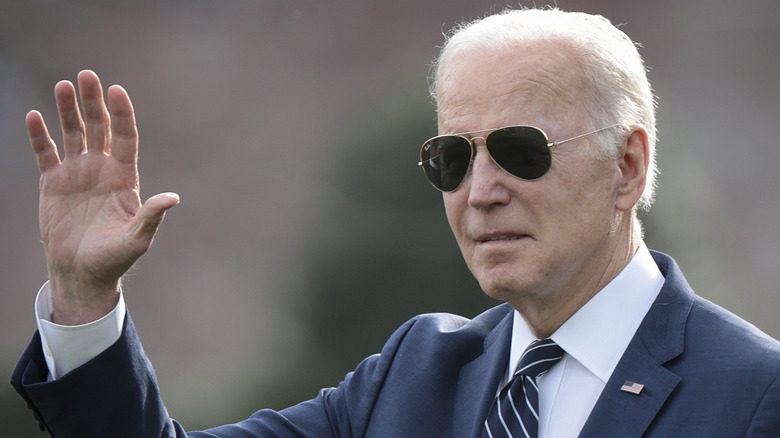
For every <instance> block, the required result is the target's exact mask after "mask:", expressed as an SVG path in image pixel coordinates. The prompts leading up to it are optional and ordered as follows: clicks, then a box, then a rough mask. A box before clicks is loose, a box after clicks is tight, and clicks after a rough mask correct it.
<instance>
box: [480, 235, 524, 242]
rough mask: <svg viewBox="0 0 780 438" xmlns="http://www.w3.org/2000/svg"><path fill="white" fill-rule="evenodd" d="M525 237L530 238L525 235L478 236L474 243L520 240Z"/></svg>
mask: <svg viewBox="0 0 780 438" xmlns="http://www.w3.org/2000/svg"><path fill="white" fill-rule="evenodd" d="M526 237H530V236H528V235H527V234H492V235H485V236H479V237H478V238H477V239H476V241H477V243H488V242H501V241H512V240H520V239H523V238H526Z"/></svg>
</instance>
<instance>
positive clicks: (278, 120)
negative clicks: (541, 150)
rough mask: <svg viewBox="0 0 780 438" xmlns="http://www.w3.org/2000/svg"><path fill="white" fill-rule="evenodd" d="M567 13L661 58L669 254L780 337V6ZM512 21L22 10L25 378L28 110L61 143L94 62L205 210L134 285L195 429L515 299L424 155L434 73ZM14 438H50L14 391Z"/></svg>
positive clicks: (2, 46)
mask: <svg viewBox="0 0 780 438" xmlns="http://www.w3.org/2000/svg"><path fill="white" fill-rule="evenodd" d="M557 4H558V6H559V7H560V8H562V9H571V10H583V11H586V12H591V13H599V14H603V15H605V16H606V17H607V18H609V19H611V20H612V21H613V23H620V24H621V25H622V29H623V30H624V31H625V32H626V33H627V34H628V35H629V36H630V37H632V38H633V39H634V40H635V41H637V42H639V43H641V44H643V46H644V47H643V49H642V54H643V56H644V57H645V60H646V61H647V64H648V65H649V67H650V68H651V70H650V78H651V81H652V82H653V85H654V88H655V90H656V92H657V94H658V96H659V131H660V132H659V146H658V149H659V153H660V167H661V172H662V174H661V179H660V187H659V190H658V197H657V198H658V200H657V203H656V205H655V206H654V208H653V210H652V211H651V212H650V213H649V214H644V215H643V220H644V222H645V226H646V228H647V241H648V244H649V246H650V247H651V248H655V249H659V250H662V251H664V252H667V253H670V254H672V255H673V256H674V257H676V258H677V260H678V262H679V263H680V264H681V266H682V268H683V271H684V272H685V273H686V275H687V277H688V279H689V281H690V282H691V283H692V285H693V286H694V288H695V289H696V290H697V291H698V292H699V294H701V295H703V296H705V297H707V298H709V299H711V300H713V301H715V302H717V303H719V304H721V305H723V306H725V307H727V308H729V309H731V310H732V311H734V312H735V313H737V314H739V315H740V316H743V317H744V318H746V319H748V320H750V321H752V322H753V323H755V324H756V325H757V326H759V328H761V329H763V330H764V331H766V332H768V333H769V334H771V335H773V336H775V337H780V318H777V316H776V315H777V312H778V309H780V294H778V292H777V284H778V279H779V278H780V270H778V269H777V259H778V254H780V240H779V239H778V219H777V218H778V214H780V203H778V194H777V191H778V189H779V188H780V173H778V172H777V170H776V168H777V165H778V163H780V147H778V146H780V145H778V140H777V138H778V136H777V123H778V121H780V86H778V78H780V56H778V55H780V49H779V47H780V44H778V43H779V42H780V24H778V21H777V19H776V17H778V16H779V15H780V3H777V2H775V1H773V0H763V1H739V2H737V1H726V0H708V1H706V2H705V1H703V0H699V1H689V0H688V1H686V0H683V1H671V0H660V1H653V2H626V1H623V0H558V1H557ZM503 6H504V4H501V3H499V4H497V3H494V2H482V1H474V0H469V1H467V0H460V1H455V0H430V1H425V2H419V1H412V0H399V1H395V2H379V1H373V0H369V1H332V2H322V1H311V0H306V1H304V0H301V1H294V0H293V1H282V0H277V1H271V0H268V1H262V0H258V1H248V0H245V1H206V0H192V1H185V0H168V1H150V0H143V1H134V2H120V1H109V0H100V1H98V0H93V1H71V2H67V1H54V0H51V1H37V0H32V1H26V2H11V1H5V2H2V4H0V147H2V153H3V154H2V157H3V158H2V160H0V206H2V216H1V217H2V225H3V227H2V231H1V232H0V239H1V240H0V248H2V249H0V262H1V263H0V291H2V296H1V297H0V300H1V301H0V302H1V303H2V305H0V322H1V323H2V331H0V351H2V356H1V357H0V374H3V375H6V376H8V375H10V373H11V370H12V368H13V366H14V364H15V362H16V360H17V358H18V356H19V354H20V353H21V352H22V350H23V349H24V347H25V345H26V344H27V342H28V341H29V339H30V337H31V336H32V334H33V332H34V330H35V321H34V318H33V297H34V295H35V292H36V290H37V289H38V287H39V286H40V285H41V284H42V283H43V282H44V281H45V279H46V271H45V262H44V259H43V251H42V249H41V247H40V244H39V238H38V230H37V170H36V167H35V162H34V159H33V156H32V153H31V152H30V150H29V146H28V143H27V140H26V137H25V130H24V122H23V121H24V115H25V114H26V112H27V111H28V110H30V109H33V108H36V109H39V110H41V112H42V113H43V114H44V116H45V117H46V118H47V120H49V122H50V125H54V124H55V123H54V121H55V120H56V112H55V109H54V103H53V96H52V89H53V86H54V84H55V83H56V82H57V81H58V80H60V79H70V80H75V77H76V74H77V72H78V71H79V70H81V69H83V68H91V69H94V70H95V71H97V72H98V74H100V75H101V78H102V79H103V82H104V85H106V86H107V85H110V84H113V83H120V84H122V85H123V86H124V87H125V88H126V89H127V90H128V91H129V93H130V95H131V97H132V98H133V101H134V104H135V107H136V111H137V113H138V114H137V115H138V123H139V130H140V133H141V148H142V149H141V181H142V189H143V193H142V196H143V197H144V198H146V197H149V196H151V195H153V194H155V193H158V192H161V191H167V190H172V191H176V192H178V193H179V194H180V195H181V196H182V204H181V205H180V206H178V207H176V208H175V209H174V210H172V211H171V212H170V213H169V214H168V217H167V218H166V220H165V222H164V224H163V226H162V229H161V232H160V234H159V236H158V238H157V240H156V241H155V244H154V247H153V248H152V250H151V251H150V252H149V253H148V254H147V255H145V256H144V257H143V258H142V259H141V261H140V262H139V263H138V265H137V268H136V269H135V270H134V271H133V272H132V273H131V274H130V276H129V278H128V279H127V281H126V282H125V288H126V300H127V302H128V305H129V307H130V311H131V312H132V315H133V318H134V320H135V322H136V325H137V326H138V329H139V332H140V334H141V337H142V339H143V340H144V345H145V347H146V350H147V353H148V354H149V356H150V358H151V359H152V361H153V363H154V364H155V367H156V370H157V373H158V377H159V380H160V386H161V388H162V391H163V395H164V397H165V399H166V402H167V405H168V408H169V411H170V413H171V415H172V416H174V417H175V418H177V419H179V420H180V421H182V422H183V423H184V424H185V426H186V427H187V428H189V429H197V428H204V427H208V426H213V425H217V424H222V423H227V422H234V421H238V420H241V419H243V418H245V417H247V416H248V415H250V414H251V413H252V412H253V411H255V410H256V409H259V408H263V407H272V408H282V407H284V406H288V405H289V404H292V403H295V402H297V401H300V400H303V399H306V398H310V397H312V396H314V395H315V394H316V393H317V390H318V389H319V388H320V387H323V386H332V385H336V384H338V382H339V381H340V380H341V378H342V377H343V375H344V374H345V373H346V372H348V371H350V370H351V369H352V368H354V366H355V365H356V364H357V363H358V362H359V361H360V360H361V359H362V358H363V357H365V356H367V355H369V354H372V353H374V352H377V351H378V350H379V349H380V348H381V346H382V344H383V342H384V340H385V339H386V338H387V337H388V336H389V335H390V334H391V333H392V331H393V330H394V329H395V328H396V327H398V326H399V325H400V324H401V323H403V322H404V321H405V320H406V319H408V318H410V317H412V316H413V315H415V314H418V313H422V312H438V311H448V312H457V313H460V314H463V315H466V316H474V315H476V314H477V313H479V312H480V311H482V310H483V309H485V308H487V307H490V306H492V305H494V304H495V303H494V302H492V301H491V300H489V299H487V298H486V297H484V296H483V294H482V293H481V291H480V290H479V288H478V286H477V284H476V282H475V281H474V280H473V279H472V277H471V276H470V274H469V273H468V271H467V270H466V267H465V264H464V263H463V261H462V259H461V257H460V253H459V251H458V249H457V246H456V245H455V242H454V239H453V238H452V237H451V235H450V232H449V229H448V227H447V223H446V219H445V217H444V213H443V208H442V206H441V197H440V195H439V194H438V193H437V192H436V191H435V190H434V189H432V188H431V187H429V185H428V183H427V182H426V181H425V179H424V177H423V175H422V172H420V170H419V169H418V168H417V166H416V162H417V151H418V148H419V145H420V144H421V142H422V141H423V140H425V139H426V138H428V137H430V136H431V135H434V134H435V122H434V120H435V114H434V110H433V107H432V105H431V103H430V101H429V99H428V97H427V81H426V77H427V75H428V73H429V65H430V63H431V61H432V60H433V57H434V56H435V54H436V52H437V49H436V46H437V45H439V44H441V42H442V32H444V31H446V30H448V29H449V28H451V27H452V26H453V25H454V24H456V23H458V22H460V21H462V20H464V19H471V18H476V17H479V16H482V15H484V14H485V13H486V12H488V11H491V10H500V9H502V8H503ZM485 68H490V66H485ZM53 131H55V132H54V136H55V138H57V139H59V133H58V132H56V129H53ZM0 435H1V436H12V437H28V436H29V437H37V436H41V435H40V433H39V432H37V427H36V424H35V422H34V421H33V419H32V415H31V414H30V413H29V411H28V410H27V409H26V408H25V406H24V403H23V402H22V400H21V399H20V398H18V397H17V396H16V395H15V393H14V392H13V390H12V389H11V388H10V386H6V387H5V388H3V389H0Z"/></svg>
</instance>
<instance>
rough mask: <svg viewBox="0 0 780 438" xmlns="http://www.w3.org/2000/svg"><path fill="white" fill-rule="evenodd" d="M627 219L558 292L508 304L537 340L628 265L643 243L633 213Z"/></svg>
mask: <svg viewBox="0 0 780 438" xmlns="http://www.w3.org/2000/svg"><path fill="white" fill-rule="evenodd" d="M629 216H630V217H625V218H620V219H619V220H618V221H617V222H618V223H616V229H615V234H613V238H612V239H610V240H609V242H608V244H607V245H605V249H604V250H603V251H602V254H601V255H600V256H598V257H594V259H593V260H592V261H589V262H588V263H586V264H585V267H584V268H583V269H582V270H581V272H580V273H579V274H578V275H575V276H574V278H572V280H571V281H570V282H569V284H567V285H566V286H565V287H563V288H562V289H561V291H558V292H556V293H552V294H537V295H523V296H524V299H522V300H518V301H510V304H511V305H512V306H513V307H514V308H515V309H517V311H518V312H519V313H520V315H522V317H523V319H525V320H526V322H527V323H528V326H529V327H530V328H531V330H533V332H534V334H535V335H536V337H538V338H540V339H544V338H549V337H550V336H552V334H553V333H554V332H555V331H556V330H558V328H559V327H560V326H561V325H563V323H565V322H566V321H567V320H568V319H569V318H570V317H571V316H572V315H574V314H575V313H576V312H577V311H578V310H579V309H580V308H581V307H582V306H584V305H585V303H587V302H588V301H590V299H591V298H593V297H594V296H595V295H596V294H597V293H598V292H599V291H600V290H601V289H603V288H604V287H605V286H606V285H607V284H609V282H610V281H612V279H614V278H615V277H617V275H618V274H619V273H620V272H621V271H622V270H623V268H625V267H626V265H628V263H629V262H630V261H631V259H632V258H633V256H634V254H636V251H637V249H638V248H639V244H640V242H641V240H642V231H641V225H640V223H639V219H637V218H636V214H635V213H633V212H632V213H630V215H629Z"/></svg>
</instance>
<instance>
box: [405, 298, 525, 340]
mask: <svg viewBox="0 0 780 438" xmlns="http://www.w3.org/2000/svg"><path fill="white" fill-rule="evenodd" d="M512 311H513V309H512V307H511V306H510V305H509V304H501V305H498V306H496V307H493V308H490V309H488V310H486V311H485V312H483V313H481V314H479V315H477V316H476V317H474V318H473V319H469V318H466V317H463V316H460V315H454V314H451V313H426V314H421V315H417V316H415V317H414V318H412V319H410V320H409V321H407V322H406V323H405V324H404V325H402V326H401V327H400V328H399V329H398V330H397V331H396V332H395V333H394V334H393V337H391V340H392V339H393V338H399V337H400V338H406V337H409V336H412V337H414V338H418V337H422V338H425V339H431V340H436V341H443V340H446V339H453V340H454V339H461V340H465V339H475V340H477V339H484V338H485V337H486V336H488V335H489V334H490V333H491V332H493V331H494V330H496V329H497V328H499V326H502V325H503V324H504V323H507V322H510V325H509V326H510V327H511V314H512ZM508 318H509V319H508Z"/></svg>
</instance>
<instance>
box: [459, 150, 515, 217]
mask: <svg viewBox="0 0 780 438" xmlns="http://www.w3.org/2000/svg"><path fill="white" fill-rule="evenodd" d="M476 140H477V139H476V138H475V139H474V142H475V145H474V146H475V150H476V154H474V161H473V162H472V163H471V172H470V173H471V174H470V175H469V176H468V178H467V181H465V182H466V183H467V187H466V189H467V190H468V193H469V196H468V203H469V205H470V206H471V207H473V208H476V209H486V208H490V207H492V206H496V205H504V204H507V203H509V200H510V190H509V189H508V187H507V185H506V179H507V178H511V175H509V174H508V173H507V172H506V171H505V170H503V169H502V168H501V167H499V166H498V164H496V162H495V161H493V159H492V158H491V157H490V155H489V154H488V151H487V147H486V146H485V145H484V141H482V142H480V143H481V144H477V142H476Z"/></svg>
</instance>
